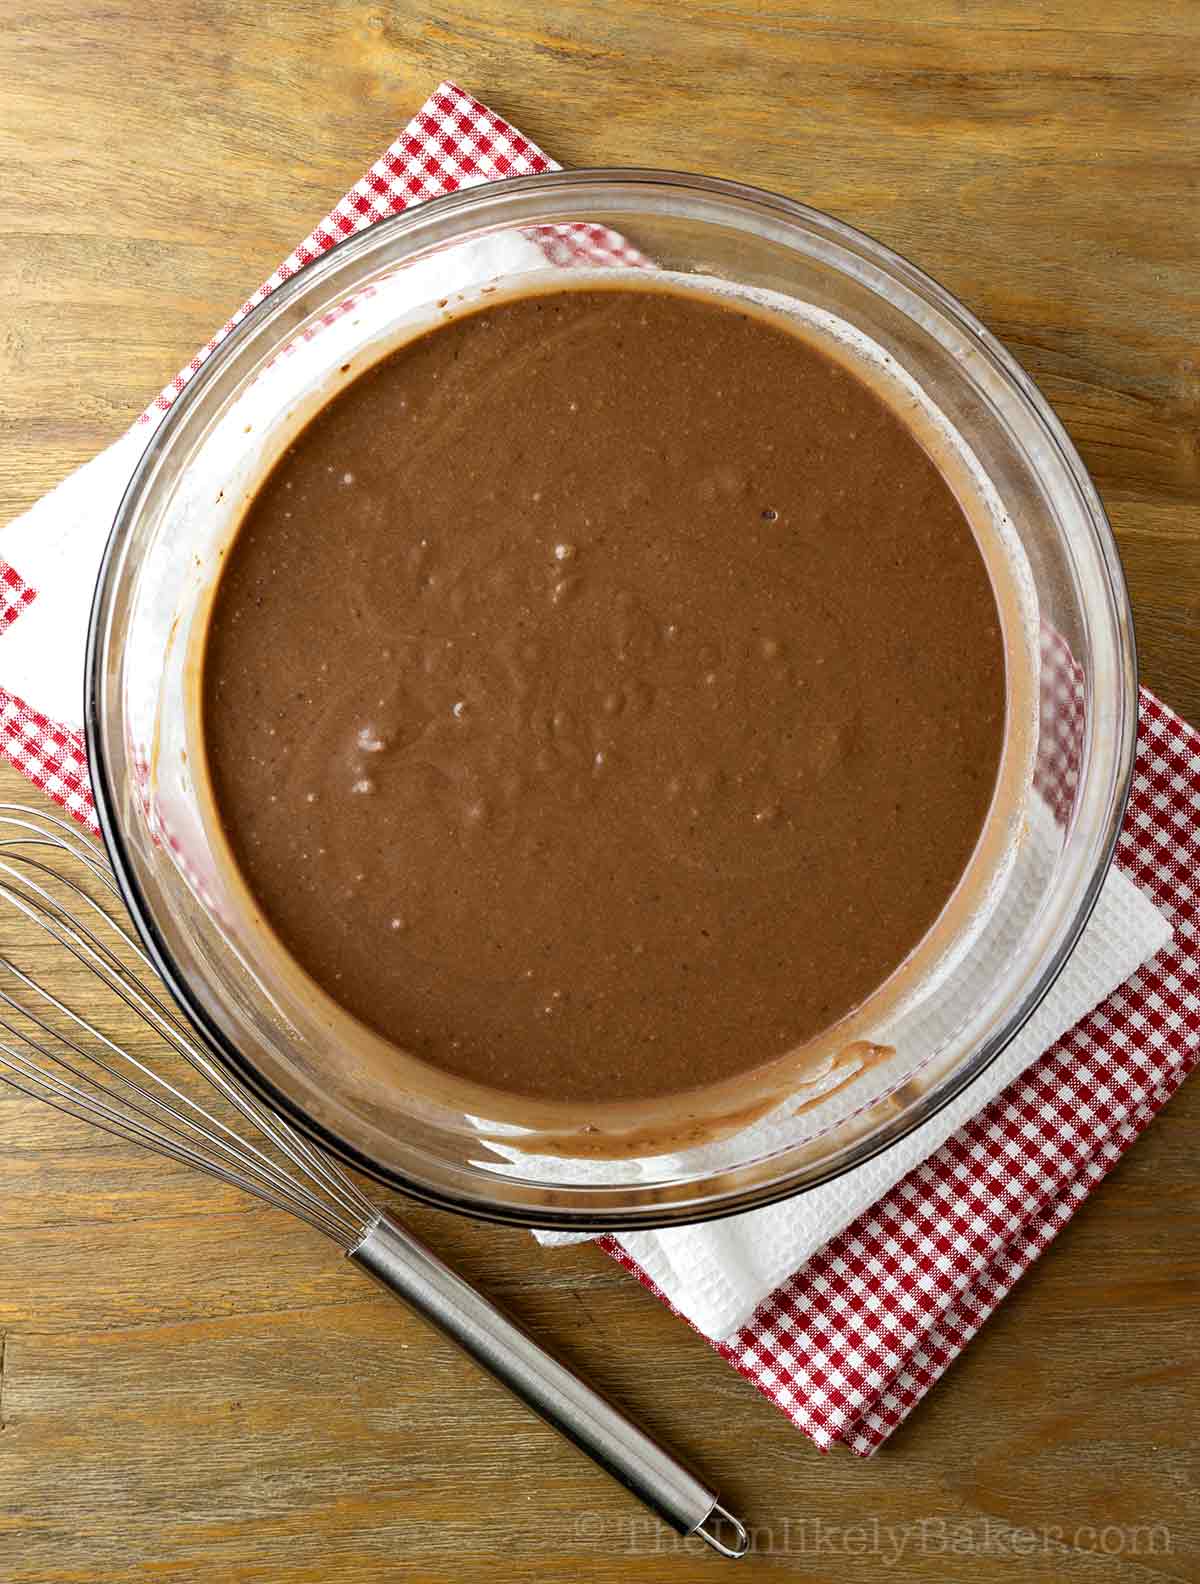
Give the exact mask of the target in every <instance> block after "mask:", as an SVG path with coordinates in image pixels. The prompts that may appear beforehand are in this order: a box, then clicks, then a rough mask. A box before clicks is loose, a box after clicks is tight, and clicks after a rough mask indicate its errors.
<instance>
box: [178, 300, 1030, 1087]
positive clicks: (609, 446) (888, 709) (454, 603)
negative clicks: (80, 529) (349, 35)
mask: <svg viewBox="0 0 1200 1584" xmlns="http://www.w3.org/2000/svg"><path fill="white" fill-rule="evenodd" d="M203 689H204V696H203V708H204V730H205V739H206V742H207V748H208V753H209V760H210V769H211V773H212V777H213V785H214V792H215V796H216V801H217V806H218V808H219V810H220V813H221V817H222V819H223V820H224V822H225V825H226V828H227V831H228V835H229V838H230V841H231V844H232V847H233V849H234V852H235V854H236V857H237V860H238V862H239V864H240V866H241V868H242V870H243V873H244V875H245V878H246V880H247V883H248V884H249V886H250V888H251V890H252V892H253V893H254V894H255V896H256V898H257V899H258V902H259V904H260V906H261V908H262V910H263V912H264V914H265V916H266V917H267V919H268V920H269V921H270V922H271V923H272V925H273V926H274V928H275V930H276V932H277V933H278V935H279V936H280V938H281V939H282V941H283V943H284V944H285V946H286V947H287V948H288V950H289V951H290V952H291V953H292V954H293V956H294V957H295V958H296V959H297V960H298V961H299V962H300V964H301V965H302V966H303V967H304V968H305V969H306V970H307V972H308V973H309V974H310V975H311V977H312V978H313V979H314V980H315V981H316V982H317V983H318V984H319V985H321V986H323V987H324V989H325V990H326V991H327V992H328V993H329V994H330V995H331V996H333V997H334V998H335V999H336V1000H337V1001H338V1002H340V1003H341V1004H342V1005H343V1006H345V1007H346V1008H347V1009H349V1010H350V1011H351V1012H353V1013H355V1014H356V1015H357V1016H358V1017H359V1018H361V1019H362V1020H363V1021H365V1022H366V1023H368V1024H369V1025H371V1026H372V1027H373V1028H374V1029H376V1030H377V1031H379V1032H380V1033H381V1034H383V1035H384V1036H385V1037H386V1038H388V1039H389V1040H391V1041H392V1042H393V1043H395V1044H397V1045H400V1046H401V1047H403V1048H405V1049H407V1050H409V1051H411V1052H412V1053H414V1054H415V1055H417V1056H420V1057H422V1058H424V1059H425V1060H426V1061H428V1062H430V1063H433V1064H435V1065H436V1066H437V1067H439V1068H442V1069H445V1070H448V1071H450V1072H452V1073H454V1074H457V1075H461V1076H465V1077H469V1078H472V1079H475V1080H477V1081H480V1082H482V1083H484V1084H487V1085H490V1086H492V1087H495V1088H500V1089H505V1090H509V1091H513V1092H516V1093H520V1094H526V1095H538V1096H543V1097H551V1098H555V1099H561V1100H571V1101H583V1102H588V1101H600V1100H614V1099H625V1100H628V1099H635V1098H639V1097H644V1096H650V1095H662V1094H666V1093H671V1092H673V1091H678V1090H682V1089H686V1088H690V1087H692V1086H696V1085H702V1084H706V1083H710V1082H713V1081H715V1080H717V1079H723V1078H728V1077H730V1076H731V1075H732V1074H734V1073H737V1072H740V1071H742V1070H746V1069H750V1068H753V1067H755V1066H758V1065H760V1064H762V1063H764V1062H766V1061H768V1060H770V1059H772V1058H775V1057H777V1056H779V1055H780V1054H781V1053H783V1052H784V1051H786V1050H788V1049H790V1048H791V1047H792V1046H794V1045H796V1044H798V1043H799V1042H802V1041H804V1040H807V1039H809V1038H810V1037H812V1036H814V1035H816V1034H817V1033H819V1032H820V1031H821V1030H822V1029H823V1028H825V1027H827V1026H828V1025H830V1024H831V1023H832V1022H833V1021H835V1020H836V1019H837V1018H839V1017H840V1016H841V1015H843V1014H844V1013H846V1012H847V1011H849V1010H850V1009H851V1008H852V1007H854V1006H855V1005H856V1004H858V1003H859V1002H861V1001H862V1000H863V999H864V998H865V997H866V996H867V995H869V994H870V992H872V991H873V990H874V989H876V988H877V987H878V986H879V985H880V984H881V983H882V982H883V980H884V979H885V978H886V977H887V976H888V975H889V974H890V973H891V971H892V970H893V969H894V968H895V967H896V966H897V965H898V964H899V963H900V962H901V961H902V959H903V958H904V957H905V956H906V955H907V954H908V953H909V952H910V951H911V949H912V948H913V947H914V946H915V945H916V943H917V942H918V941H919V940H920V938H921V937H922V936H923V935H924V933H925V932H926V931H927V929H928V928H929V926H930V925H931V924H932V922H933V920H934V919H935V917H936V916H937V915H938V913H939V912H940V911H941V909H942V907H943V905H944V904H945V902H946V901H947V898H948V897H949V895H950V893H951V891H952V890H953V889H954V886H955V884H956V883H957V881H958V879H959V877H960V876H961V874H962V872H963V869H964V867H965V865H966V863H967V861H968V859H969V858H970V855H971V853H972V850H973V848H974V845H975V842H976V840H977V838H978V836H979V833H980V829H981V826H982V824H983V821H984V818H985V816H986V814H987V810H988V806H989V802H990V799H991V796H992V791H993V786H994V784H995V779H996V773H997V766H998V762H999V756H1000V750H1001V745H1002V739H1003V733H1004V723H1005V669H1004V655H1003V646H1002V640H1001V634H1000V629H999V619H998V615H997V609H996V603H995V599H994V597H993V593H992V589H991V585H990V582H989V579H988V575H987V572H986V569H985V567H984V564H983V560H982V557H981V555H980V553H979V550H978V548H977V546H976V543H975V540H974V537H973V535H972V532H971V529H970V526H969V524H968V522H967V519H966V517H965V516H964V514H963V511H962V509H961V508H960V506H959V505H958V503H957V502H956V500H955V499H954V497H953V495H952V494H951V491H950V489H949V487H948V485H947V484H946V483H945V481H944V480H943V478H942V476H941V474H940V473H939V472H938V469H937V468H936V467H935V465H934V464H933V462H932V461H931V460H930V459H929V457H928V455H927V454H926V453H925V451H924V450H923V449H922V448H921V446H920V444H919V443H918V441H917V439H916V438H915V436H914V435H913V434H912V433H911V432H910V430H909V429H908V428H907V427H906V425H905V424H904V423H903V422H902V421H901V419H900V418H899V417H898V416H897V414H896V413H895V412H893V411H892V410H891V409H890V408H889V407H888V406H887V405H886V404H885V403H884V402H883V400H882V399H881V398H880V397H879V396H878V395H877V394H875V393H874V391H873V390H872V389H870V388H869V387H868V386H867V385H866V384H865V383H864V382H863V381H861V380H860V379H859V378H858V377H857V375H855V374H854V373H853V372H851V370H850V369H849V368H848V367H846V366H843V365H841V364H839V363H837V362H835V361H834V360H833V359H832V358H830V357H829V356H827V355H826V354H825V353H824V352H822V351H820V350H819V349H817V348H816V347H815V346H813V345H812V344H810V343H809V342H808V341H806V340H804V339H802V338H801V337H800V336H799V335H796V334H792V333H791V332H790V331H788V330H787V329H785V328H783V327H782V326H780V325H779V324H777V323H776V322H774V321H771V320H768V319H766V318H765V317H762V316H759V315H758V314H756V313H746V312H743V311H741V310H739V309H737V308H735V307H731V306H726V305H725V304H722V303H718V302H716V301H714V300H713V299H711V298H707V299H706V298H703V297H700V296H697V295H695V294H683V293H679V292H675V291H670V290H664V289H649V288H644V289H632V288H611V289H607V288H606V289H589V290H573V291H559V292H554V293H547V294H543V295H540V296H532V297H525V298H521V299H517V300H508V301H497V302H496V303H495V305H494V306H491V307H488V308H485V309H484V310H482V311H478V312H474V313H471V314H468V315H466V316H464V317H461V318H458V319H456V320H453V321H451V322H449V323H447V324H446V325H444V326H442V327H441V328H438V329H436V330H434V331H432V332H430V333H428V334H426V335H424V336H423V337H421V338H420V339H418V340H416V341H414V342H413V343H411V344H410V345H408V346H406V347H404V348H402V349H401V350H400V351H398V352H396V353H394V354H393V355H391V356H390V357H388V358H387V359H386V360H385V361H384V362H382V363H381V364H379V365H377V366H376V367H375V368H373V369H371V370H370V371H368V372H367V373H366V374H364V375H363V376H362V377H361V378H359V379H357V380H354V381H352V382H351V383H350V384H349V385H348V386H347V387H346V388H345V389H344V390H343V391H342V392H341V393H340V394H339V395H338V396H337V397H336V398H335V399H333V400H332V401H331V402H330V403H329V404H328V406H326V407H325V409H324V410H323V411H322V412H321V413H320V414H319V415H318V416H317V418H316V419H315V420H314V421H313V422H312V423H311V424H310V425H309V426H308V428H307V429H305V430H304V432H303V433H302V434H301V435H300V436H299V438H298V440H297V441H296V443H295V444H294V445H293V447H292V449H291V450H290V451H289V452H288V453H287V455H286V456H285V457H284V458H283V459H282V461H281V462H280V463H279V464H278V466H277V467H276V468H275V470H274V472H273V473H272V474H271V476H270V477H269V479H268V480H267V482H266V484H265V485H264V486H263V488H262V490H261V492H260V493H259V494H258V496H257V498H256V499H255V500H254V501H253V503H252V505H251V507H250V509H249V511H248V513H247V515H246V518H245V520H244V523H243V525H242V527H241V529H240V531H239V533H238V536H237V538H236V540H235V542H234V545H233V547H232V549H231V551H230V553H229V556H228V564H227V566H226V568H225V571H224V573H223V575H222V578H221V581H220V584H219V587H218V589H217V593H216V597H215V601H214V605H213V611H212V618H211V625H210V630H209V635H208V642H207V651H206V657H205V667H204V678H203Z"/></svg>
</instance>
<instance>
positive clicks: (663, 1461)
mask: <svg viewBox="0 0 1200 1584" xmlns="http://www.w3.org/2000/svg"><path fill="white" fill-rule="evenodd" d="M349 1258H350V1260H351V1261H352V1262H353V1263H354V1264H355V1265H357V1266H359V1268H360V1269H362V1270H364V1271H366V1272H367V1274H368V1275H369V1276H372V1277H373V1278H374V1279H375V1281H377V1282H378V1283H379V1285H380V1286H381V1287H385V1288H386V1289H387V1290H388V1292H390V1293H392V1294H393V1296H394V1297H397V1298H400V1299H402V1300H403V1302H404V1303H406V1304H408V1305H409V1307H410V1308H412V1309H414V1310H416V1312H417V1313H418V1314H419V1315H420V1316H421V1317H422V1318H423V1319H425V1320H427V1321H429V1323H430V1324H431V1325H433V1326H435V1327H436V1328H437V1329H438V1330H439V1331H440V1332H441V1333H442V1335H443V1336H445V1337H448V1338H449V1339H450V1341H452V1342H455V1343H457V1344H458V1346H459V1347H461V1348H462V1349H463V1351H464V1352H465V1353H467V1354H469V1355H470V1357H471V1358H473V1359H474V1360H475V1362H476V1363H477V1364H479V1365H480V1366H481V1367H482V1368H483V1369H485V1370H486V1371H487V1372H488V1374H489V1375H492V1376H494V1377H495V1379H496V1380H498V1381H499V1382H500V1383H501V1385H503V1386H507V1387H508V1389H509V1390H510V1391H511V1392H513V1393H514V1394H515V1395H516V1396H517V1397H518V1398H520V1400H521V1401H522V1402H523V1403H524V1404H525V1405H526V1407H528V1408H531V1409H532V1410H533V1412H534V1413H536V1414H538V1415H539V1416H540V1417H541V1418H542V1419H544V1420H545V1421H546V1423H547V1424H549V1425H551V1426H552V1427H553V1428H554V1429H555V1430H557V1431H559V1432H560V1433H561V1434H562V1435H564V1436H566V1438H567V1440H569V1441H573V1442H574V1443H575V1445H576V1446H577V1447H578V1448H579V1449H580V1451H581V1452H586V1453H587V1455H588V1456H589V1457H590V1458H592V1459H593V1460H594V1461H595V1462H596V1463H598V1464H599V1465H600V1467H601V1468H602V1469H604V1470H605V1471H606V1472H607V1473H608V1474H611V1475H612V1477H613V1478H614V1479H616V1480H618V1481H619V1482H620V1483H621V1484H622V1485H624V1486H625V1487H626V1488H627V1489H628V1490H630V1491H631V1492H632V1493H633V1495H635V1496H636V1497H638V1499H639V1500H640V1501H642V1502H644V1503H645V1504H646V1506H647V1507H649V1508H650V1509H651V1511H652V1512H654V1513H656V1514H657V1515H658V1516H659V1517H660V1518H662V1519H664V1520H665V1521H666V1522H667V1523H668V1524H670V1525H671V1526H672V1528H674V1529H675V1530H677V1531H678V1533H680V1534H683V1535H690V1534H694V1535H697V1536H698V1538H700V1539H703V1540H704V1541H705V1542H706V1543H707V1544H708V1545H710V1546H711V1547H712V1548H713V1550H714V1551H717V1552H718V1553H719V1554H720V1555H722V1556H728V1557H739V1556H744V1555H745V1553H746V1551H747V1550H748V1549H749V1538H748V1536H747V1534H746V1530H745V1528H744V1527H743V1525H742V1524H740V1523H739V1522H738V1520H737V1519H736V1518H733V1517H732V1516H731V1515H730V1514H729V1513H727V1512H726V1511H725V1509H724V1508H723V1507H721V1506H720V1505H719V1504H718V1502H717V1493H716V1492H715V1491H714V1490H712V1489H711V1488H710V1487H709V1486H708V1485H706V1484H705V1483H704V1481H703V1480H701V1479H699V1478H698V1477H697V1476H696V1475H695V1474H693V1473H692V1472H691V1470H690V1469H688V1468H686V1467H685V1466H684V1465H683V1464H682V1463H681V1462H680V1461H679V1459H678V1458H676V1457H675V1456H674V1455H673V1454H672V1453H670V1452H668V1451H667V1449H666V1448H665V1447H663V1446H660V1444H659V1443H658V1442H657V1441H655V1440H654V1439H653V1438H652V1437H651V1436H649V1435H647V1433H646V1432H645V1431H644V1430H642V1429H641V1428H640V1427H639V1426H638V1425H636V1424H634V1422H633V1421H632V1420H631V1419H629V1418H627V1417H626V1416H625V1414H623V1413H622V1412H621V1410H620V1409H619V1408H616V1407H614V1406H613V1404H612V1403H610V1402H608V1401H607V1399H606V1398H604V1397H602V1396H601V1395H600V1394H599V1392H597V1391H594V1390H593V1389H592V1387H590V1386H588V1385H587V1384H586V1383H585V1382H584V1381H582V1380H581V1379H580V1378H579V1376H578V1375H575V1374H573V1373H572V1372H571V1371H570V1370H569V1369H567V1368H566V1366H565V1365H563V1364H560V1363H559V1362H558V1360H557V1359H555V1358H553V1357H551V1355H550V1354H549V1353H547V1352H546V1351H545V1349H544V1348H542V1347H540V1346H539V1345H538V1344H537V1343H536V1342H535V1341H534V1340H533V1338H532V1337H531V1336H529V1334H528V1333H527V1332H525V1331H523V1330H522V1329H521V1327H520V1326H518V1325H517V1324H516V1323H515V1322H514V1321H512V1320H510V1319H509V1318H508V1316H507V1315H505V1314H503V1313H502V1312H501V1311H500V1310H499V1309H497V1308H496V1307H495V1305H494V1304H492V1303H490V1302H489V1301H488V1300H487V1299H486V1298H485V1297H484V1296H483V1295H482V1293H479V1292H477V1291H476V1290H475V1288H474V1287H472V1286H471V1285H470V1284H469V1283H468V1282H466V1281H464V1280H463V1278H462V1277H461V1276H458V1275H456V1274H455V1272H454V1271H452V1270H451V1269H450V1267H449V1266H448V1265H445V1264H444V1263H443V1262H442V1261H441V1260H440V1259H439V1258H438V1257H437V1255H436V1254H434V1253H433V1251H432V1250H431V1249H429V1248H427V1247H426V1246H425V1244H424V1243H422V1242H421V1241H420V1239H419V1238H415V1237H413V1235H412V1233H411V1232H408V1231H406V1230H405V1228H404V1227H402V1226H401V1225H400V1224H399V1222H397V1221H393V1220H392V1218H391V1217H390V1216H389V1215H387V1214H386V1213H380V1214H379V1215H377V1216H376V1217H375V1218H374V1219H373V1220H372V1221H371V1223H370V1225H369V1226H368V1227H367V1230H366V1232H365V1234H364V1235H363V1237H362V1240H361V1241H360V1242H359V1243H358V1244H356V1245H355V1247H354V1248H352V1249H350V1251H349Z"/></svg>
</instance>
